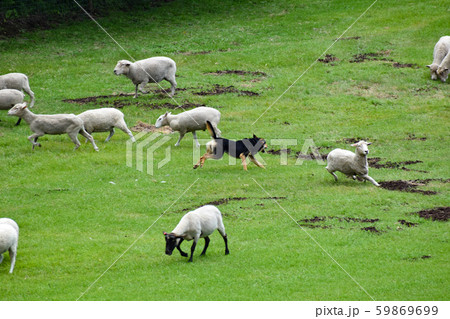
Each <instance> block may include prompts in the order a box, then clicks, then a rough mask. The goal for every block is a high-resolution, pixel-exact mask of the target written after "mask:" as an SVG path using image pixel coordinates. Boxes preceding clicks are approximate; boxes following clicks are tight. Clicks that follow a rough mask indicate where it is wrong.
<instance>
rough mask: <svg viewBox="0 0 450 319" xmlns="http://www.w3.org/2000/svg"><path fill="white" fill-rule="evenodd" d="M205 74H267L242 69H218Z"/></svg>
mask: <svg viewBox="0 0 450 319" xmlns="http://www.w3.org/2000/svg"><path fill="white" fill-rule="evenodd" d="M204 74H206V75H228V74H235V75H252V76H267V74H266V73H264V72H261V71H244V70H218V71H215V72H207V73H204Z"/></svg>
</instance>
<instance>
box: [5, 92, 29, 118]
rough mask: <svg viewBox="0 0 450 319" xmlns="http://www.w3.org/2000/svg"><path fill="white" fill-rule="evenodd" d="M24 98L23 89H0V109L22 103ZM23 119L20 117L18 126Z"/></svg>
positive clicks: (6, 108) (7, 108)
mask: <svg viewBox="0 0 450 319" xmlns="http://www.w3.org/2000/svg"><path fill="white" fill-rule="evenodd" d="M24 98H25V95H24V94H23V93H22V91H19V90H15V89H3V90H0V110H9V109H10V108H12V107H13V106H14V105H16V104H18V103H22V102H23V99H24ZM21 120H22V119H21V118H19V120H18V121H17V123H16V126H17V125H19V124H20V121H21Z"/></svg>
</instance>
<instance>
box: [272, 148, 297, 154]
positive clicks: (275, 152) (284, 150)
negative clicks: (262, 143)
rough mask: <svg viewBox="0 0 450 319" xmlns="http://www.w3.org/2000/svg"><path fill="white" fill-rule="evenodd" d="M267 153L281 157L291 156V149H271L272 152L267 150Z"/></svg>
mask: <svg viewBox="0 0 450 319" xmlns="http://www.w3.org/2000/svg"><path fill="white" fill-rule="evenodd" d="M266 153H268V154H272V155H280V154H281V153H288V154H291V149H290V148H283V149H281V150H274V149H270V150H266Z"/></svg>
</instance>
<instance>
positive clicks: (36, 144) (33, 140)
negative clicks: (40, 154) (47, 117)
mask: <svg viewBox="0 0 450 319" xmlns="http://www.w3.org/2000/svg"><path fill="white" fill-rule="evenodd" d="M43 135H44V133H34V134H33V135H30V136H28V140H29V141H30V142H31V144H33V150H34V147H35V146H39V147H41V144H40V143H36V141H37V139H38V138H39V137H41V136H43Z"/></svg>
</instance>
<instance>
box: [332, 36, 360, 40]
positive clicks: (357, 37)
mask: <svg viewBox="0 0 450 319" xmlns="http://www.w3.org/2000/svg"><path fill="white" fill-rule="evenodd" d="M359 39H361V37H360V36H356V37H346V38H339V39H337V40H338V41H345V40H359Z"/></svg>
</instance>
